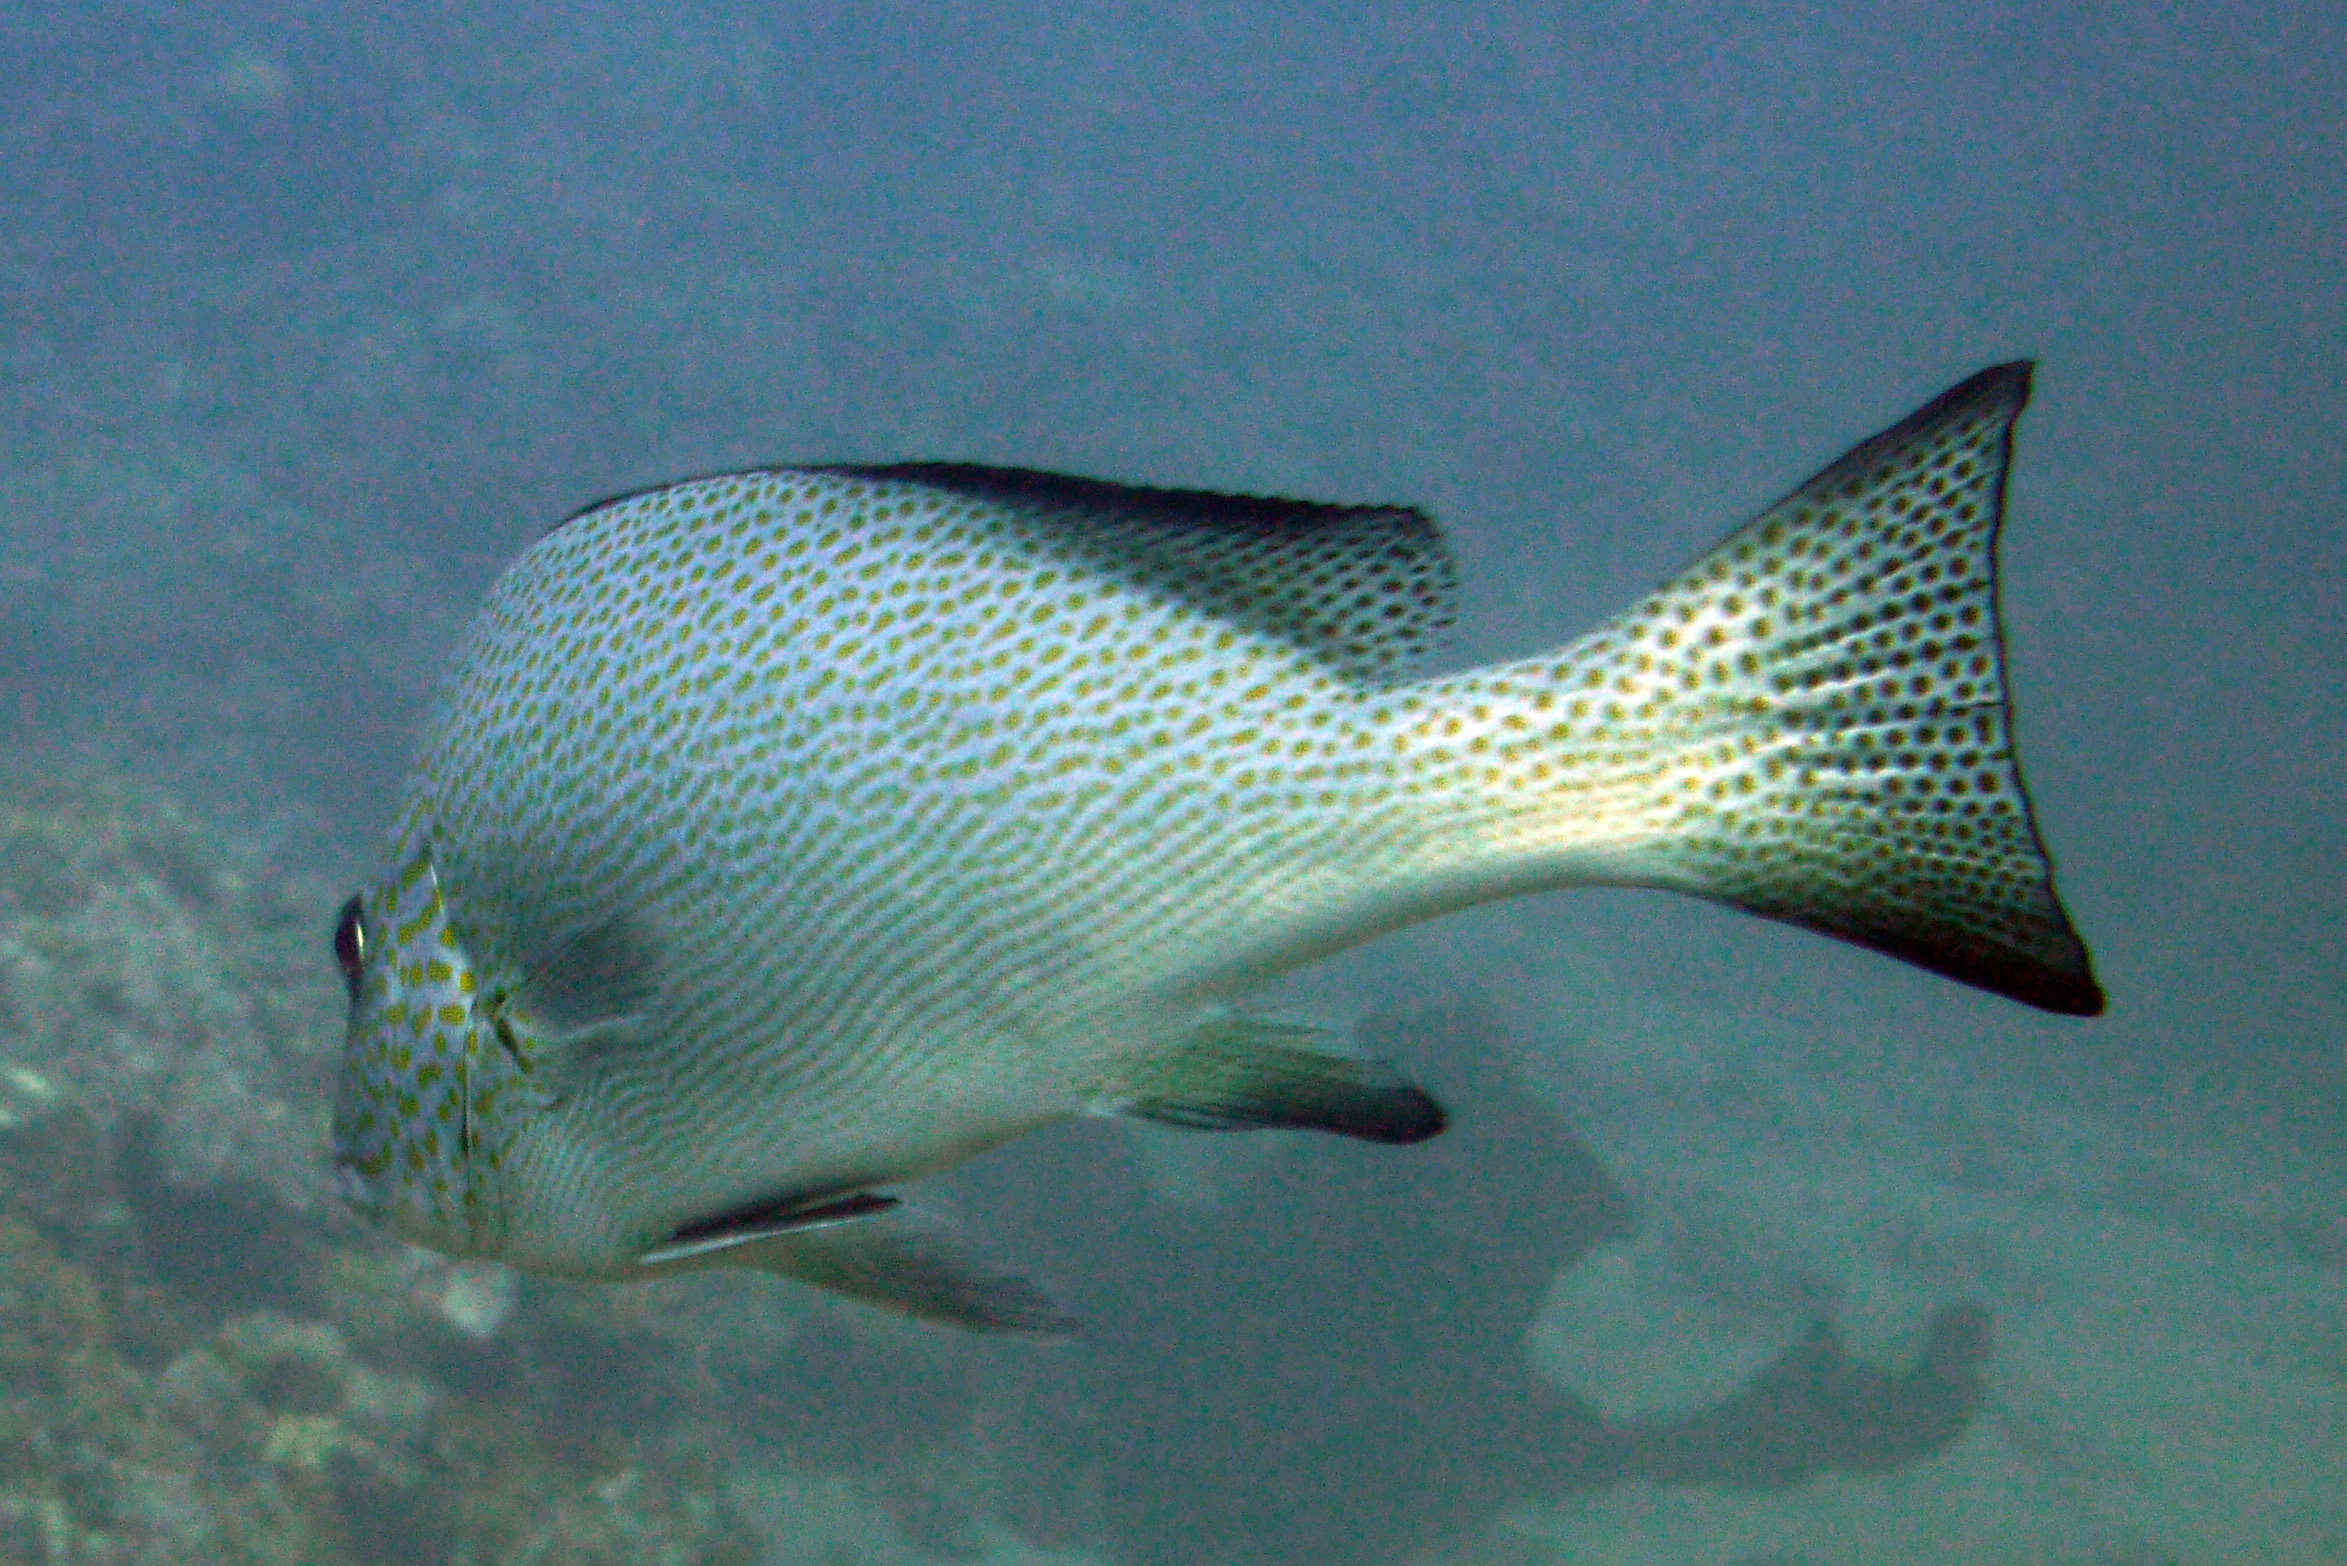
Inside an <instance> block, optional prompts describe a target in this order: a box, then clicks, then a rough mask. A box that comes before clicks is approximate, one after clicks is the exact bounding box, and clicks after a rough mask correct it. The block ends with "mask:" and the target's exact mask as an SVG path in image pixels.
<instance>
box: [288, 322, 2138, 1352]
mask: <svg viewBox="0 0 2347 1566" xmlns="http://www.w3.org/2000/svg"><path fill="white" fill-rule="evenodd" d="M2028 394H2029V366H2028V365H2026V364H2009V365H2003V366H1999V367H1997V368H1994V369H1990V370H1987V371H1984V372H1982V373H1981V374H1979V375H1976V376H1974V377H1973V378H1972V379H1970V380H1968V381H1966V382H1965V383H1964V384H1962V385H1961V386H1958V387H1956V388H1955V389H1953V390H1951V391H1949V392H1947V393H1946V394H1945V395H1943V396H1941V397H1939V398H1938V399H1937V400H1935V401H1934V402H1932V403H1931V404H1930V405H1929V406H1927V407H1925V408H1923V409H1921V410H1920V411H1918V412H1917V413H1915V414H1914V415H1913V416H1911V417H1910V418H1908V419H1906V420H1905V421H1903V422H1902V423H1900V424H1898V425H1897V426H1895V427H1894V428H1892V429H1890V430H1888V431H1886V432H1884V433H1883V434H1881V435H1878V436H1876V437H1875V438H1874V439H1872V440H1869V441H1867V442H1865V443H1864V444H1862V445H1860V446H1859V447H1857V448H1856V449H1855V450H1853V451H1851V452H1850V453H1849V454H1848V455H1846V456H1844V457H1843V458H1842V459H1841V460H1840V461H1838V462H1835V463H1834V464H1833V465H1832V466H1830V467H1828V468H1826V469H1825V470H1824V471H1823V472H1821V473H1819V474H1818V475H1817V476H1816V477H1814V478H1812V479H1811V480H1809V481H1808V482H1807V483H1805V484H1803V485H1801V486H1800V487H1799V488H1798V489H1796V490H1794V491H1793V492H1792V493H1791V494H1790V495H1788V496H1786V497H1785V498H1784V499H1783V500H1781V501H1779V502H1778V503H1777V504H1776V505H1774V506H1771V507H1770V508H1769V509H1768V510H1767V511H1766V512H1764V513H1763V514H1762V515H1761V516H1760V517H1758V518H1757V519H1756V520H1754V521H1753V522H1752V523H1750V524H1749V525H1747V526H1746V527H1744V528H1743V529H1742V530H1741V531H1739V532H1737V533H1736V534H1735V535H1733V536H1732V537H1731V538H1729V539H1728V540H1727V541H1726V542H1725V543H1723V544H1722V545H1720V547H1719V548H1717V549H1716V550H1714V551H1713V552H1712V553H1711V554H1709V555H1707V556H1705V557H1704V558H1703V559H1702V560H1700V561H1699V562H1697V563H1696V564H1695V565H1694V566H1693V567H1692V568H1691V569H1690V570H1688V571H1687V572H1686V573H1684V574H1683V575H1681V576H1680V577H1678V578H1677V579H1676V580H1675V581H1672V582H1670V583H1669V584H1668V585H1666V586H1664V587H1662V588H1661V589H1660V590H1658V591H1656V592H1655V593H1653V594H1652V595H1650V596H1649V597H1647V598H1646V599H1645V600H1644V601H1643V602H1641V603H1639V604H1637V605H1635V606H1634V607H1632V608H1631V609H1630V610H1629V611H1628V612H1627V613H1625V614H1623V615H1621V616H1620V617H1618V618H1617V619H1615V620H1614V621H1612V622H1611V623H1610V624H1607V625H1605V626H1603V627H1602V628H1600V629H1599V630H1597V631H1595V632H1593V633H1592V634H1590V635H1588V636H1585V637H1583V638H1582V639H1581V640H1579V641H1577V642H1574V643H1572V644H1570V645H1569V646H1566V647H1564V648H1562V649H1561V650H1558V651H1554V652H1550V653H1547V654H1544V655H1541V656H1539V657H1534V658H1529V659H1525V660H1523V661H1520V662H1514V663H1507V664H1502V665H1498V666H1494V667H1487V668H1480V669H1475V670H1472V671H1469V672H1466V673H1461V674H1451V675H1444V676H1440V677H1424V676H1422V675H1421V674H1420V672H1419V669H1420V665H1421V663H1422V661H1423V660H1424V659H1425V657H1426V655H1427V654H1428V653H1429V651H1430V650H1431V649H1432V648H1433V647H1434V646H1435V645H1436V642H1437V640H1438V638H1439V637H1440V636H1441V634H1442V633H1443V632H1444V631H1445V630H1446V628H1447V627H1448V626H1449V625H1450V623H1451V620H1452V616H1453V599H1454V594H1455V571H1454V567H1453V564H1452V560H1451V557H1450V555H1449V553H1448V551H1447V550H1446V549H1445V547H1444V544H1443V541H1442V538H1441V536H1440V534H1439V533H1438V532H1437V531H1436V529H1435V527H1434V525H1433V523H1432V522H1430V521H1429V520H1428V519H1427V518H1426V517H1425V516H1424V515H1423V514H1422V513H1420V512H1418V511H1415V510H1410V509H1406V508H1398V507H1385V506H1334V505H1316V504H1308V503H1304V502H1298V501H1292V500H1266V499H1248V498H1240V497H1233V496H1225V495H1210V494H1198V493H1189V492H1182V491H1173V490H1157V489H1137V488H1127V487H1124V486H1120V485H1115V484H1108V483H1101V482H1096V481H1092V480H1087V479H1079V478H1069V477H1063V476H1059V475H1054V474H1046V473H1036V472H1027V471H1020V470H1014V469H1001V468H981V467H967V466H945V465H909V466H893V467H808V468H774V469H763V470H758V471H752V472H743V473H730V474H723V475H719V476H716V477H711V478H699V479H691V480H687V481H684V482H682V483H675V484H668V485H663V486H661V487H659V488H656V489H649V490H644V491H641V492H638V493H635V494H630V495H625V496H621V497H619V498H618V499H614V500H610V501H606V502H604V503H602V504H600V505H597V506H593V507H590V508H589V509H587V510H585V511H583V512H580V513H579V514H577V515H576V516H574V517H572V518H571V519H570V520H569V521H567V522H565V523H563V524H562V525H561V526H560V527H558V528H556V529H554V530H553V531H552V532H551V533H549V534H548V535H547V536H545V537H544V538H542V539H541V540H540V541H539V542H538V543H537V544H536V545H534V546H533V547H532V548H530V549H529V550H528V551H526V552H525V553H524V554H523V555H522V556H521V558H520V559H519V560H518V561H516V562H515V563H514V564H513V565H512V566H511V567H510V568H509V569H508V570H507V571H506V572H505V574H504V575H503V576H502V577H501V578H500V579H499V581H498V582H497V584H496V585H495V587H494V589H493V590H492V591H491V593H490V596H489V599H488V601H487V603H486V604H485V606H484V607H483V608H482V609H481V611H480V613H479V615H478V618H477V619H476V620H475V622H474V623H473V625H472V627H471V629H470V631H469V633H468V635H467V637H466V639H465V641H464V644H463V645H462V647H461V648H460V649H458V651H457V654H456V657H455V666H454V674H453V677H452V681H451V684H450V687H449V690H448V692H447V694H446V696H445V698H444V701H443V704H442V706H441V708H440V710H439V712H438V714H437V717H436V718H435V720H434V721H433V722H432V724H431V725H430V727H429V729H428V731H427V734H426V736H425V741H424V745H423V750H422V757H421V760H420V763H419V764H418V766H417V769H416V771H415V774H414V776H413V779H412V781H411V783H410V785H409V787H408V789H407V791H406V794H405V796H404V803H403V805H402V807H401V809H400V812H399V815H398V818H397V821H396V823H395V826H394V828H393V831H392V834H391V845H390V852H389V855H388V858H387V859H386V861H385V863H384V868H383V870H382V873H381V874H380V876H379V877H378V878H376V879H375V880H374V881H373V882H371V883H370V884H369V885H367V886H366V887H365V888H364V889H363V890H362V891H361V892H360V893H359V894H358V895H357V896H355V897H353V898H352V899H351V901H350V903H349V905H348V906H347V907H346V909H345V910H344V914H343V918H342V921H341V924H340V927H339V928H338V930H337V932H336V937H335V950H336V953H337V956H338V957H339V959H340V963H341V966H342V969H343V972H344V975H345V977H346V979H347V981H348V984H349V989H350V998H351V1010H350V1024H349V1036H348V1042H347V1048H346V1059H345V1063H344V1067H343V1071H342V1075H341V1080H340V1085H339V1089H338V1093H337V1101H336V1105H335V1114H334V1143H335V1157H336V1165H337V1178H338V1182H339V1185H340V1188H341V1190H342V1191H343V1193H344V1195H345V1196H346V1197H347V1198H348V1199H349V1200H350V1201H351V1202H352V1203H353V1204H354V1205H356V1206H357V1207H359V1208H360V1209H361V1210H363V1211H365V1212H367V1213H368V1214H370V1215H372V1216H375V1217H376V1218H378V1219H379V1220H380V1221H382V1222H384V1223H386V1224H388V1225H389V1226H390V1227H391V1228H392V1229H394V1230H395V1231H396V1232H398V1233H400V1234H402V1235H405V1236H407V1237H409V1238H411V1239H414V1240H417V1241H420V1242H422V1243H425V1244H428V1245H432V1246H435V1247H438V1248H440V1249H442V1250H445V1251H448V1252H451V1253H454V1254H458V1255H467V1256H490V1257H502V1258H504V1259H505V1260H507V1261H510V1262H512V1263H514V1264H516V1265H518V1266H520V1267H523V1268H526V1269H534V1270H538V1271H543V1272H547V1273H552V1274H561V1275H569V1276H577V1277H590V1278H635V1277H645V1276H658V1275H661V1274H665V1273H671V1272H675V1271H678V1270H681V1269H685V1268H691V1267H698V1266H706V1265H712V1264H732V1265H745V1266H753V1267H761V1268H765V1269H768V1270H772V1271H776V1272H781V1273H785V1274H789V1275H792V1276H795V1277H799V1278H802V1279H805V1280H808V1281H811V1282H814V1283H817V1284H821V1285H825V1286H828V1287H831V1288H835V1289H839V1290H843V1291H845V1292H847V1293H850V1294H853V1295H858V1296H861V1297H863V1298H865V1299H868V1300H873V1301H878V1302H881V1303H883V1304H887V1305H891V1306H894V1307H895V1308H897V1309H900V1310H903V1311H906V1312H908V1313H911V1314H914V1315H918V1316H925V1317H930V1318H935V1319H944V1320H952V1321H959V1322H964V1323H968V1324H973V1325H979V1326H992V1327H1004V1328H1014V1329H1028V1330H1052V1329H1054V1328H1056V1327H1057V1326H1059V1325H1061V1324H1062V1323H1061V1319H1060V1317H1059V1316H1058V1314H1057V1312H1056V1311H1055V1309H1054V1308H1053V1307H1052V1305H1051V1303H1050V1301H1049V1300H1048V1299H1046V1298H1045V1297H1044V1296H1043V1295H1042V1294H1041V1293H1040V1292H1039V1291H1038V1290H1036V1289H1035V1288H1034V1287H1033V1286H1031V1285H1029V1284H1027V1283H1025V1282H1023V1281H1022V1280H1020V1279H1019V1278H1017V1277H1016V1276H1015V1275H1012V1274H1010V1273H1007V1272H1004V1271H1002V1270H1000V1269H998V1268H997V1267H995V1266H994V1265H993V1264H992V1263H990V1262H989V1261H987V1260H986V1259H985V1258H984V1257H983V1256H981V1255H980V1254H979V1253H978V1252H977V1251H976V1250H975V1249H974V1248H972V1247H971V1246H970V1245H969V1244H968V1243H967V1242H965V1241H964V1240H962V1239H961V1238H959V1237H958V1236H957V1234H956V1233H955V1231H954V1230H953V1229H952V1228H951V1227H950V1226H949V1225H947V1224H946V1223H945V1222H944V1220H943V1219H942V1218H940V1217H937V1216H934V1215H932V1214H929V1213H927V1212H925V1211H923V1210H922V1209H920V1208H918V1207H917V1206H915V1205H912V1204H909V1203H907V1202H906V1201H905V1200H904V1199H903V1198H902V1196H901V1195H900V1194H899V1192H898V1189H897V1188H899V1187H901V1186H902V1185H903V1184H904V1183H905V1182H907V1181H909V1180H912V1179H914V1178H916V1177H918V1176H921V1175H925V1174H929V1173H932V1172H935V1171H938V1170H941V1169H944V1168H947V1167H948V1166H951V1165H953V1164H955V1163H958V1162H960V1161H961V1160H964V1159H966V1158H969V1157H970V1156H972V1155H973V1154H976V1153H978V1152H980V1151H981V1150H983V1149H986V1148H988V1147H992V1146H994V1145H996V1144H998V1143H1001V1142H1004V1141H1006V1140H1008V1139H1010V1138H1013V1137H1016V1136H1019V1135H1020V1134H1022V1133H1024V1132H1026V1131H1029V1130H1032V1129H1034V1128H1036V1127H1039V1126H1042V1125H1045V1124H1047V1123H1050V1122H1053V1121H1057V1120H1060V1119H1062V1118H1065V1117H1068V1116H1072V1115H1077V1114H1081V1113H1086V1112H1095V1113H1114V1114H1126V1115H1137V1116H1144V1117H1148V1118H1152V1119H1155V1120H1159V1121H1166V1122H1171V1123H1175V1124H1180V1125H1188V1126H1199V1127H1211V1128H1220V1127H1244V1126H1285V1127H1308V1128H1316V1129H1321V1130H1327V1131H1334V1132H1339V1133H1343V1134H1346V1135H1350V1136H1357V1137H1365V1138H1371V1139H1375V1140H1381V1141H1387V1142H1411V1141H1416V1140H1419V1139H1421V1138H1424V1137H1427V1136H1431V1135H1433V1134H1434V1133H1435V1132H1437V1131H1439V1130H1440V1129H1441V1127H1442V1123H1443V1116H1442V1111H1441V1109H1440V1108H1439V1107H1438V1106H1437V1105H1436V1103H1435V1102H1434V1100H1433V1099H1431V1098H1430V1097H1428V1096H1427V1094H1426V1093H1425V1092H1424V1091H1422V1090H1421V1089H1420V1088H1418V1087H1417V1086H1415V1085H1414V1084H1412V1083H1410V1082H1408V1081H1406V1080H1404V1079H1403V1078H1402V1077H1401V1076H1399V1075H1398V1074H1397V1073H1395V1072H1394V1071H1393V1070H1392V1069H1391V1068H1389V1067H1387V1066H1384V1065H1382V1064H1379V1063H1377V1062H1374V1061H1366V1060H1361V1059H1357V1058H1354V1057H1352V1056H1350V1055H1348V1054H1347V1053H1345V1052H1344V1051H1343V1050H1341V1049H1337V1048H1332V1047H1330V1044H1329V1042H1328V1041H1327V1040H1326V1039H1324V1038H1322V1037H1320V1036H1319V1035H1317V1034H1316V1033H1314V1032H1313V1031H1311V1030H1309V1029H1306V1028H1303V1027H1300V1026H1296V1025H1292V1024H1287V1023H1282V1022H1278V1021H1275V1020H1273V1019H1270V1018H1268V1017H1264V1016H1260V1015H1256V1014H1253V1013H1250V1012H1249V1011H1247V1010H1246V1009H1245V1007H1244V997H1245V995H1246V993H1247V992H1248V990H1249V989H1250V988H1251V987H1252V986H1255V985H1257V984H1259V983H1261V982H1262V981H1264V980H1267V979H1270V978H1272V977H1274V976H1276V975H1279V974H1281V973H1284V972H1287V971H1289V970H1291V969H1294V968H1296V967H1298V966H1299V965H1301V964H1304V963H1307V962H1309V961H1311V960H1313V959H1315V958H1318V957H1321V956H1323V955H1326V954H1328V953H1332V952H1335V951H1338V950H1340V949H1342V948H1345V947H1349V946H1352V945H1354V944H1356V943H1358V942H1360V941H1363V940H1366V939H1367V938H1369V937H1371V936H1373V935H1376V934H1378V933H1380V932H1383V931H1388V930H1393V929H1395V928H1398V927H1400V926H1403V925H1407V924H1410V923H1413V922H1415V921H1418V920H1422V919H1426V918H1430V917H1432V916H1434V915H1437V914H1441V913H1444V912H1447V911H1450V910H1453V909H1459V908H1464V907H1467V906H1468V905H1470V904H1475V903H1482V902H1487V901H1490V900H1493V899H1496V898H1501V897H1508V896H1513V895H1515V894H1518V893H1524V892H1533V891H1540V890H1544V889H1548V888H1554V887H1562V886H1572V885H1592V884H1604V885H1616V886H1646V887H1662V888H1668V889H1672V890H1675V891H1680V892H1687V893H1692V894H1694V895H1696V896H1699V897H1705V898H1710V899H1712V900H1714V901H1717V902H1722V903H1727V904H1730V905H1732V906H1734V907H1738V908H1742V909H1745V910H1748V911H1750V912H1752V913H1756V914H1759V915H1762V916H1764V917H1766V918H1770V919H1777V920H1782V921H1785V922H1788V923H1792V924H1797V925H1802V926H1805V927H1807V928H1809V929H1812V930H1817V931H1821V932H1824V933H1825V934H1828V935H1832V936H1838V937H1841V938H1843V939H1845V940H1849V941H1855V942H1858V943H1860V944H1862V945H1866V946H1871V947H1873V948H1875V949H1877V950H1879V951H1883V952H1887V953H1890V954H1891V955H1893V956H1896V957H1900V958H1904V959H1906V960H1907V961H1909V962H1913V963H1918V964H1921V965H1923V966H1924V967H1927V968H1932V969H1936V970H1938V971H1939V972H1941V973H1943V974H1946V975H1949V976H1951V977H1953V978H1955V979H1958V980H1961V981H1963V982H1966V983H1969V984H1973V985H1978V986H1980V987H1982V988H1985V989H1989V990H1993V991H1996V992H1998V993H2000V994H2004V995H2007V996H2011V997H2013V998H2014V999H2016V1000H2019V1001H2022V1002H2025V1003H2027V1004H2029V1005H2033V1006H2038V1007H2043V1008H2046V1009H2048V1010H2051V1011H2057V1012H2067V1013H2075V1014H2091V1013H2094V1012H2096V1011H2099V1010H2100V1008H2101V1005H2102V995H2101V992H2100V990H2099V989H2098V988H2097V987H2096V984H2095V981H2094V978H2093V976H2092V973H2091V970H2090V967H2089V963H2088V959H2087V954H2086V950H2085V948H2084V947H2083V945H2082V944H2081V943H2080V941H2079V939H2078V937H2077V935H2076V934H2075V933H2074V932H2073V930H2072V928H2071V925H2070V922H2069V919H2068V917H2067V916H2066V914H2065V913H2064V911H2063V909H2062V907H2061V904H2060V903H2059V901H2058V900H2057V899H2056V896H2055V893H2054V888H2053V883H2052V876H2051V870H2050V868H2049V866H2048V863H2047V860H2046V856H2045V854H2044V852H2043V849H2042V847H2041V845H2040V843H2039V840H2038V835H2037V831H2036V828H2035V825H2034V823H2033V820H2032V816H2031V811H2030V806H2029V801H2028V798H2027V796H2026V795H2025V793H2024V792H2023V787H2022V780H2021V774H2020V771H2019V767H2018V763H2017V761H2016V759H2015V755H2014V750H2013V742H2012V733H2011V724H2012V719H2011V713H2010V708H2009V706H2008V702H2007V695H2006V690H2005V674H2004V669H2003V666H2002V662H2001V658H2002V649H2001V645H2000V631H1999V625H1998V619H1997V581H1996V542H1997V530H1998V526H1999V521H2000V516H2001V512H2002V508H2003V500H2004V489H2005V473H2006V465H2007V461H2008V458H2009V455H2010V450H2011V441H2012V428H2013V424H2014V421H2015V419H2016V417H2017V416H2018V415H2019V413H2020V411H2021V409H2022V406H2023V404H2024V403H2025V402H2026V401H2027V398H2028Z"/></svg>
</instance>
